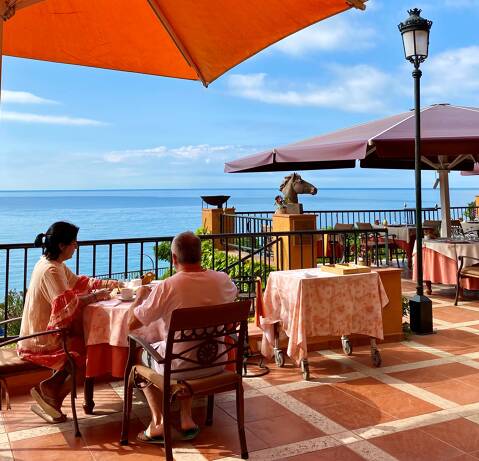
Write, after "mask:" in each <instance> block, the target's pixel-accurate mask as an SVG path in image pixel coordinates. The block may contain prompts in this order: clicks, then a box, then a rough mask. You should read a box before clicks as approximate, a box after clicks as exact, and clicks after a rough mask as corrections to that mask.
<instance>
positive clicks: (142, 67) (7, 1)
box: [0, 0, 366, 85]
mask: <svg viewBox="0 0 479 461" xmlns="http://www.w3.org/2000/svg"><path fill="white" fill-rule="evenodd" d="M365 1H366V0H0V16H4V18H6V19H7V20H6V21H2V20H1V19H0V29H1V25H2V23H3V54H5V55H8V56H16V57H22V58H31V59H38V60H42V61H52V62H61V63H67V64H78V65H82V66H91V67H100V68H105V69H116V70H123V71H130V72H140V73H144V74H154V75H163V76H168V77H177V78H184V79H190V80H201V81H202V82H203V84H204V85H208V84H209V83H211V82H212V81H214V80H215V79H216V78H218V77H219V76H220V75H222V74H223V73H225V72H226V71H227V70H229V69H231V68H232V67H234V66H235V65H237V64H239V63H240V62H242V61H244V60H245V59H247V58H249V57H250V56H252V55H254V54H256V53H257V52H258V51H260V50H262V49H264V48H266V47H267V46H269V45H271V44H273V43H275V42H277V41H278V40H281V39H282V38H284V37H286V36H288V35H290V34H292V33H294V32H296V31H298V30H300V29H303V28H305V27H307V26H309V25H311V24H314V23H316V22H318V21H321V20H322V19H325V18H327V17H330V16H332V15H335V14H337V13H341V12H343V11H345V10H348V9H349V8H351V7H353V6H354V7H357V8H360V9H364V2H365ZM2 10H3V11H2ZM0 48H1V30H0Z"/></svg>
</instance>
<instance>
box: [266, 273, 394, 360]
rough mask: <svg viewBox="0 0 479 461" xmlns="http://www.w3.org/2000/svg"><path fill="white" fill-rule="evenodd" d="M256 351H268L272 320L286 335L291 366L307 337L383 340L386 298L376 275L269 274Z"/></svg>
mask: <svg viewBox="0 0 479 461" xmlns="http://www.w3.org/2000/svg"><path fill="white" fill-rule="evenodd" d="M263 301H264V309H263V316H262V318H261V328H262V329H263V341H262V345H261V352H262V354H263V355H264V356H265V357H269V358H270V357H271V356H272V355H273V344H274V324H276V323H278V322H280V323H281V325H282V328H283V330H284V332H285V333H286V335H287V336H288V338H289V340H288V349H287V354H288V356H289V357H291V358H292V359H293V360H294V361H295V362H296V363H297V364H299V363H300V362H301V361H302V360H304V359H306V357H307V354H308V347H307V338H308V337H310V338H311V337H314V336H341V335H348V334H351V333H358V334H363V335H367V336H371V337H373V338H379V339H383V324H382V308H383V307H384V306H386V304H388V302H389V300H388V297H387V295H386V292H385V291H384V288H383V285H382V282H381V279H380V278H379V274H378V273H376V272H370V273H366V274H354V275H335V274H332V273H328V272H323V271H321V269H300V270H292V271H275V272H271V273H270V274H269V277H268V283H267V285H266V290H265V292H264V297H263Z"/></svg>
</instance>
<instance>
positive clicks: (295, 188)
mask: <svg viewBox="0 0 479 461" xmlns="http://www.w3.org/2000/svg"><path fill="white" fill-rule="evenodd" d="M279 190H280V192H282V193H283V195H284V198H285V199H286V200H287V201H288V203H298V194H311V195H316V193H317V192H318V189H316V187H314V186H313V185H312V184H310V183H309V182H306V181H305V180H304V179H301V176H300V175H299V174H297V173H292V174H290V175H288V176H286V177H285V178H284V181H283V183H282V184H281V186H279Z"/></svg>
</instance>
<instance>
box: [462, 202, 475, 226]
mask: <svg viewBox="0 0 479 461" xmlns="http://www.w3.org/2000/svg"><path fill="white" fill-rule="evenodd" d="M476 211H477V210H476V202H474V201H473V202H469V203H468V204H467V208H466V209H465V210H464V216H465V217H466V218H467V219H468V220H469V221H473V220H474V219H475V218H476Z"/></svg>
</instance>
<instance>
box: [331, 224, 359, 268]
mask: <svg viewBox="0 0 479 461" xmlns="http://www.w3.org/2000/svg"><path fill="white" fill-rule="evenodd" d="M334 230H335V231H344V232H345V233H344V234H341V235H340V239H341V241H342V245H343V255H342V259H341V261H343V262H344V261H348V260H349V255H350V253H351V245H350V240H349V236H350V234H347V233H346V232H352V231H353V230H354V225H353V224H343V223H336V224H335V225H334Z"/></svg>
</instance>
